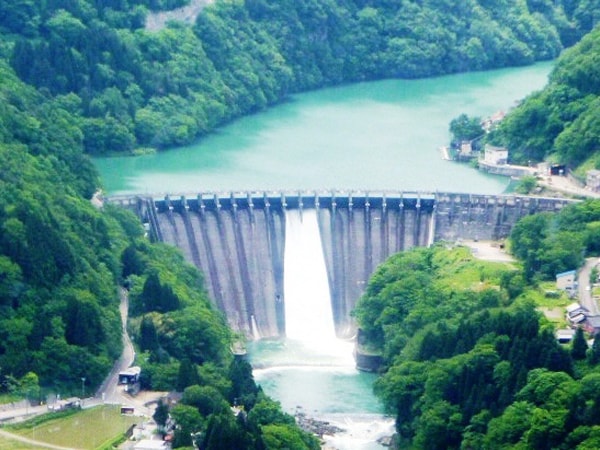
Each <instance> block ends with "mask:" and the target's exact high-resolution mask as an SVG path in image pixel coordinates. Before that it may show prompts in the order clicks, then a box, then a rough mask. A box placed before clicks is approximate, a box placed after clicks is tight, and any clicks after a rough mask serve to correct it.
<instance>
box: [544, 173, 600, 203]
mask: <svg viewBox="0 0 600 450" xmlns="http://www.w3.org/2000/svg"><path fill="white" fill-rule="evenodd" d="M538 184H539V185H541V186H544V187H546V188H548V189H550V190H552V191H556V192H562V193H564V194H570V195H577V196H581V197H589V198H600V192H594V191H592V190H590V189H587V188H585V187H581V186H579V185H577V184H576V183H574V182H573V181H571V180H570V179H569V178H568V177H564V176H559V175H552V176H547V177H542V178H541V179H538Z"/></svg>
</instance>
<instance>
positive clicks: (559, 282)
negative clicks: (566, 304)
mask: <svg viewBox="0 0 600 450" xmlns="http://www.w3.org/2000/svg"><path fill="white" fill-rule="evenodd" d="M575 276H576V272H575V271H574V270H569V271H567V272H561V273H557V274H556V288H557V289H562V290H563V291H569V290H571V289H574V288H575Z"/></svg>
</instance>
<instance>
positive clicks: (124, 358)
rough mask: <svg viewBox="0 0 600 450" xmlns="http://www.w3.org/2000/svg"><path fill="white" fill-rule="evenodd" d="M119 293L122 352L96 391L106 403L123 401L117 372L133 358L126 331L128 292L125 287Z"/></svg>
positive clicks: (133, 354)
mask: <svg viewBox="0 0 600 450" xmlns="http://www.w3.org/2000/svg"><path fill="white" fill-rule="evenodd" d="M119 295H120V298H121V302H120V305H119V310H120V312H121V325H122V327H123V353H121V356H120V357H119V359H118V360H117V361H116V362H115V365H114V366H113V368H112V370H111V371H110V373H109V374H108V376H107V377H106V379H105V380H104V382H103V383H102V384H101V385H100V387H99V388H98V390H97V391H96V398H100V399H103V400H104V401H105V402H107V403H123V401H124V397H123V392H122V389H120V388H119V385H118V381H119V372H122V371H123V370H125V369H127V368H128V367H130V366H131V364H133V361H134V359H135V351H134V349H133V344H132V343H131V339H130V338H129V334H128V333H127V314H128V311H129V296H128V292H127V290H126V289H123V288H120V292H119Z"/></svg>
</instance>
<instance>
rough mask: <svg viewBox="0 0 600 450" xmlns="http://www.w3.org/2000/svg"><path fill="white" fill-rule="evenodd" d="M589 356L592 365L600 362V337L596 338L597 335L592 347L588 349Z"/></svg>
mask: <svg viewBox="0 0 600 450" xmlns="http://www.w3.org/2000/svg"><path fill="white" fill-rule="evenodd" d="M587 358H588V363H589V364H590V365H596V364H598V363H599V362H600V339H596V337H595V336H594V342H593V343H592V347H591V348H590V349H589V351H588V354H587Z"/></svg>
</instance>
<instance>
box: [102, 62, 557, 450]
mask: <svg viewBox="0 0 600 450" xmlns="http://www.w3.org/2000/svg"><path fill="white" fill-rule="evenodd" d="M551 68H552V64H551V63H543V64H537V65H535V66H530V67H523V68H517V69H506V70H497V71H490V72H481V73H470V74H460V75H452V76H445V77H439V78H432V79H426V80H410V81H408V80H386V81H379V82H371V83H359V84H354V85H349V86H342V87H337V88H331V89H325V90H320V91H315V92H309V93H306V94H301V95H295V96H293V97H291V98H290V99H289V100H288V101H286V102H285V103H283V104H281V105H279V106H276V107H274V108H272V109H269V110H268V111H265V112H262V113H260V114H256V115H254V116H250V117H245V118H242V119H240V120H237V121H235V122H233V123H232V124H230V125H228V126H226V127H223V128H221V129H219V130H218V131H216V132H215V133H213V134H211V135H210V136H208V137H206V138H204V139H202V140H201V141H200V142H198V143H196V144H194V145H191V146H187V147H182V148H177V149H173V150H169V151H166V152H161V153H159V154H156V155H147V156H141V157H135V158H134V157H120V158H101V159H96V160H95V164H96V166H97V168H98V170H99V171H100V174H101V177H102V180H103V183H104V187H105V190H106V191H107V193H108V194H113V195H116V194H133V193H137V194H157V195H158V194H165V193H170V194H174V193H199V192H210V191H226V192H229V191H242V190H274V189H286V190H288V189H299V190H321V189H323V190H327V189H344V190H349V189H350V190H351V189H354V190H367V191H368V190H370V191H377V190H383V189H393V190H420V191H434V190H438V191H456V192H473V193H475V192H477V193H489V194H497V193H501V192H503V191H504V190H505V189H507V187H508V185H509V180H508V179H506V178H503V177H495V176H490V175H487V174H484V173H481V172H478V171H476V170H473V169H471V168H469V167H467V166H465V165H460V164H457V163H454V162H449V161H444V160H442V158H441V154H440V150H439V147H441V146H443V145H447V143H448V140H449V133H448V125H449V122H450V120H452V119H453V118H454V117H457V116H458V115H459V114H461V113H463V112H464V113H466V114H468V115H471V116H475V115H477V116H482V117H485V116H489V115H492V114H494V113H495V112H497V111H499V110H503V111H507V110H509V109H510V108H511V107H513V106H514V105H515V104H516V102H517V101H518V100H519V99H522V98H523V97H524V96H526V95H527V94H529V93H531V92H532V91H534V90H536V89H540V88H542V87H543V86H544V84H545V83H546V80H547V76H548V74H549V72H550V70H551ZM286 264H287V262H286ZM309 264H310V263H309ZM287 295H288V292H287V288H286V296H287ZM344 352H346V353H347V350H344ZM346 353H344V354H342V355H340V357H341V358H342V360H345V358H346V357H347V356H348V355H347V354H346ZM249 354H250V357H251V362H252V364H253V366H254V367H255V377H256V380H257V382H259V384H261V386H263V389H264V390H265V392H267V393H268V394H269V395H271V396H272V397H273V398H275V399H277V400H278V401H280V402H281V404H282V406H283V408H284V409H285V410H286V411H288V412H290V413H296V412H298V411H302V412H303V413H305V414H307V415H308V416H311V417H316V418H320V419H322V420H326V421H328V422H330V423H332V424H335V425H337V426H339V427H340V428H343V429H344V430H346V431H345V432H342V433H338V434H337V435H336V436H334V437H329V438H327V445H328V448H336V449H340V450H345V449H348V450H358V449H361V450H372V449H380V448H382V447H381V446H379V445H377V444H376V443H375V441H376V439H377V438H378V437H379V436H382V435H386V434H390V433H391V432H392V431H393V419H391V418H386V417H384V416H383V409H382V405H381V404H380V403H379V402H378V400H377V399H376V398H375V397H374V395H373V394H372V391H371V387H372V384H373V381H374V379H375V376H374V375H372V374H365V373H360V372H357V371H356V370H355V369H354V368H353V367H352V365H348V364H347V363H346V362H343V363H342V362H336V363H335V364H332V363H331V358H330V357H326V358H325V361H324V360H323V358H322V357H317V356H315V355H313V354H310V353H309V354H307V352H306V350H305V349H304V348H303V345H302V344H301V343H298V342H296V341H294V340H283V341H259V342H254V343H252V344H251V345H250V346H249Z"/></svg>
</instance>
